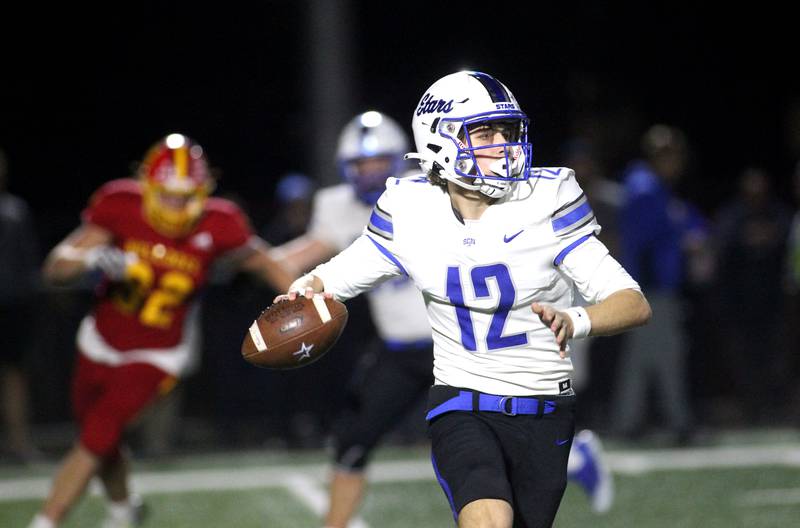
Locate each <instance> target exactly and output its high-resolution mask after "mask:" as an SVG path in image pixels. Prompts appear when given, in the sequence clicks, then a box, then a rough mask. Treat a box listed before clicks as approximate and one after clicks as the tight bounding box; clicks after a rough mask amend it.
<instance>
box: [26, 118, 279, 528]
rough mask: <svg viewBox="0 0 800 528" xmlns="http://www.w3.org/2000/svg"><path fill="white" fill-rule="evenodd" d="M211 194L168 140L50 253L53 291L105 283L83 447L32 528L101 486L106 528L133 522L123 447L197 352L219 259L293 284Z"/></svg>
mask: <svg viewBox="0 0 800 528" xmlns="http://www.w3.org/2000/svg"><path fill="white" fill-rule="evenodd" d="M213 188H214V180H213V178H212V175H211V172H210V170H209V166H208V161H207V159H206V155H205V153H204V151H203V148H202V147H201V146H200V145H199V144H197V143H196V142H194V141H193V140H192V139H190V138H188V137H186V136H184V135H181V134H170V135H168V136H166V137H165V138H164V139H162V140H161V141H159V142H157V143H156V144H155V145H153V146H152V147H151V148H150V150H149V151H148V152H147V154H146V156H145V157H144V159H143V161H142V162H141V164H140V166H139V169H138V178H137V179H120V180H114V181H111V182H109V183H106V184H105V185H103V186H102V187H101V188H100V189H99V190H97V191H96V192H95V193H94V195H93V196H92V198H91V200H90V202H89V205H88V206H87V208H86V209H85V210H84V211H83V215H82V223H81V225H80V227H78V228H77V229H76V230H75V231H74V232H73V233H71V234H70V235H69V236H67V238H66V239H65V240H64V241H62V242H61V243H60V244H58V245H57V246H56V247H55V248H54V249H53V250H52V251H51V252H50V254H49V255H48V257H47V260H46V261H45V264H44V270H43V271H44V276H45V279H46V280H48V281H50V282H52V283H67V282H69V281H71V280H74V279H76V278H78V277H80V276H82V275H83V274H85V273H94V272H99V273H102V275H103V276H104V280H103V283H102V285H101V287H100V289H99V290H98V293H97V296H96V302H95V305H94V308H93V310H92V311H91V312H90V313H89V314H88V315H87V316H86V317H85V318H84V319H83V321H82V322H81V324H80V328H79V330H78V335H77V348H78V355H77V363H76V367H75V371H74V375H73V380H72V394H71V398H72V406H73V411H74V414H75V416H76V418H77V421H78V425H79V431H80V434H79V438H78V440H77V442H76V443H75V445H74V447H73V448H72V449H71V450H70V451H69V453H68V454H67V455H66V457H65V458H64V460H63V463H62V465H61V467H60V469H59V470H58V472H57V473H56V475H55V478H54V481H53V485H52V488H51V490H50V494H49V496H48V497H47V499H46V501H45V503H44V505H43V507H42V509H41V511H40V512H39V513H38V514H37V516H36V517H35V518H34V520H33V522H32V523H31V525H30V526H31V527H32V528H47V527H52V526H57V525H58V524H59V523H60V522H61V521H62V519H63V518H64V517H65V515H66V514H67V513H68V511H69V509H70V508H71V507H72V506H73V505H74V504H75V503H76V501H77V500H78V499H79V498H80V496H81V495H82V494H83V492H84V490H85V489H86V486H87V484H88V483H89V481H90V480H91V479H92V478H93V477H94V476H98V477H100V480H101V482H102V484H103V487H104V489H105V492H106V496H107V498H108V499H109V511H108V518H107V519H106V524H105V525H104V526H107V527H109V528H113V527H124V526H129V525H132V524H133V523H134V522H135V521H136V514H137V512H138V511H139V509H138V508H137V507H136V506H137V505H136V504H134V503H133V502H132V500H131V499H130V494H129V490H128V460H127V458H126V456H125V452H124V450H123V449H121V437H122V434H123V431H124V430H125V428H126V426H127V425H129V424H130V423H131V421H132V420H133V419H134V418H135V417H136V416H138V415H139V414H140V413H141V412H142V410H144V409H145V408H146V407H147V406H148V405H149V404H151V403H152V402H153V401H154V400H156V399H157V398H159V396H163V395H165V394H166V393H168V392H169V391H170V390H171V389H172V388H173V387H174V386H175V384H176V382H177V380H178V379H179V378H180V377H181V375H182V374H183V372H184V370H185V369H186V368H187V366H188V363H189V361H190V359H191V356H192V354H193V352H194V349H195V348H196V347H197V345H198V342H197V339H198V336H199V328H198V318H199V312H198V310H197V301H198V299H199V297H198V292H199V291H200V290H201V289H202V288H203V286H204V285H205V283H206V281H207V279H208V271H209V267H210V265H211V264H212V263H213V262H214V261H217V260H219V259H223V258H224V259H226V261H228V262H229V263H230V264H231V265H233V266H236V267H238V268H239V269H241V270H245V271H249V272H252V273H253V274H255V275H257V276H259V277H261V278H263V279H264V280H265V281H267V282H268V283H269V284H271V285H273V286H274V287H276V288H280V287H281V286H283V285H285V284H288V282H289V280H290V279H289V278H288V276H286V275H285V274H284V272H283V269H282V268H281V267H279V266H277V265H274V263H273V261H272V260H271V258H270V257H269V255H268V252H267V250H268V247H267V245H266V243H265V242H263V240H261V239H259V238H257V237H255V236H254V235H253V234H252V232H251V229H250V225H249V222H248V219H247V218H246V217H245V215H244V214H243V213H242V211H241V210H240V209H239V208H238V207H237V206H236V205H234V204H233V203H232V202H230V201H227V200H223V199H220V198H211V197H209V195H210V194H211V192H212V190H213Z"/></svg>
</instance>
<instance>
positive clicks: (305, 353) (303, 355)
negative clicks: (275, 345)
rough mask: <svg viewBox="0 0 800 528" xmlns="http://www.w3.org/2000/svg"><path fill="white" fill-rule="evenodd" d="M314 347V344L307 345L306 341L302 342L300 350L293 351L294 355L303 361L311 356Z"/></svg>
mask: <svg viewBox="0 0 800 528" xmlns="http://www.w3.org/2000/svg"><path fill="white" fill-rule="evenodd" d="M313 348H314V345H308V346H306V344H305V343H300V350H298V351H297V352H292V355H293V356H295V357H297V361H303V360H304V359H308V358H310V357H311V349H313Z"/></svg>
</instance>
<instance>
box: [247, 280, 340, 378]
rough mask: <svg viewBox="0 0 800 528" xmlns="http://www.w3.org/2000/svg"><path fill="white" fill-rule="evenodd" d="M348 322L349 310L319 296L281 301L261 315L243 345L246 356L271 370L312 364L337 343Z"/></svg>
mask: <svg viewBox="0 0 800 528" xmlns="http://www.w3.org/2000/svg"><path fill="white" fill-rule="evenodd" d="M346 323H347V308H346V307H345V305H344V304H342V303H340V302H339V301H336V300H334V299H326V298H325V297H323V296H322V295H315V296H314V297H313V298H312V299H307V298H305V297H303V296H298V297H297V298H296V299H295V300H293V301H288V300H286V301H280V302H277V303H275V304H273V305H271V306H270V307H269V308H267V309H266V310H264V311H263V312H261V314H260V315H259V316H258V318H256V320H255V321H254V322H253V324H252V325H251V326H250V329H249V330H248V332H247V333H246V334H245V336H244V341H243V342H242V357H243V358H244V359H245V360H246V361H248V362H249V363H251V364H253V365H255V366H257V367H261V368H269V369H294V368H298V367H304V366H306V365H310V364H311V363H313V362H314V361H316V360H318V359H319V358H321V357H322V356H323V355H325V353H326V352H327V351H328V350H329V349H330V348H331V347H332V346H333V344H334V343H336V340H337V339H339V336H340V335H341V334H342V331H343V330H344V326H345V324H346Z"/></svg>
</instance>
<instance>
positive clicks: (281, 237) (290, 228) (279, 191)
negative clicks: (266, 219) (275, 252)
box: [261, 172, 316, 245]
mask: <svg viewBox="0 0 800 528" xmlns="http://www.w3.org/2000/svg"><path fill="white" fill-rule="evenodd" d="M315 189H316V185H315V183H314V181H313V180H312V179H311V178H309V177H308V176H306V175H305V174H301V173H299V172H290V173H287V174H284V175H283V176H282V177H281V179H280V180H278V184H277V185H276V186H275V213H274V216H273V219H272V221H271V222H270V223H269V225H267V226H265V227H264V229H262V231H261V235H262V236H263V237H264V240H266V241H267V242H269V243H270V244H273V245H278V244H283V243H284V242H288V241H289V240H292V239H294V238H296V237H298V236H300V235H302V234H303V233H305V232H306V227H307V226H308V222H309V220H310V219H311V200H312V197H313V195H314V190H315Z"/></svg>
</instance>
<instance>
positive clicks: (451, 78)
mask: <svg viewBox="0 0 800 528" xmlns="http://www.w3.org/2000/svg"><path fill="white" fill-rule="evenodd" d="M527 127H528V119H527V116H526V115H525V114H524V113H523V112H522V111H521V110H520V108H519V105H518V104H517V101H516V99H515V98H514V96H513V95H512V94H511V92H510V91H509V90H508V88H507V87H506V86H505V85H503V84H502V83H500V82H499V81H497V80H496V79H495V78H493V77H491V76H489V75H487V74H484V73H480V72H458V73H455V74H451V75H448V76H446V77H444V78H442V79H440V80H439V81H437V82H436V83H434V84H433V85H432V86H431V87H430V88H429V89H428V90H427V91H426V93H425V94H424V96H423V97H422V99H421V100H420V102H419V104H418V106H417V108H416V110H415V112H414V117H413V120H412V128H413V130H414V139H415V142H416V147H417V152H416V153H413V154H410V155H409V157H414V158H417V159H419V160H420V165H421V167H422V168H423V170H424V171H425V172H424V174H421V175H420V176H419V177H418V178H411V179H408V178H404V179H390V180H389V181H388V182H387V186H386V191H385V192H384V193H383V195H382V196H381V197H380V199H379V200H378V202H377V204H376V206H375V208H374V210H373V212H372V214H371V217H370V222H369V224H368V227H367V229H366V230H365V232H364V234H363V235H362V236H361V237H359V238H358V239H357V240H356V241H355V242H354V243H353V244H352V245H351V246H350V247H348V248H347V249H346V250H344V251H343V252H341V253H340V254H339V255H337V256H336V257H334V258H333V259H331V260H330V261H329V262H327V263H325V264H322V265H320V266H318V267H317V268H315V269H314V270H313V271H312V272H311V273H309V274H308V275H305V276H303V277H301V278H300V279H298V280H297V281H295V283H294V284H293V285H292V287H291V288H290V292H289V296H290V297H293V296H294V295H296V292H302V293H304V294H305V295H307V296H311V295H313V294H314V293H315V292H324V293H325V294H327V295H333V296H334V297H336V298H337V299H340V300H343V299H348V298H351V297H353V296H355V295H358V294H359V293H362V292H364V291H367V290H368V289H370V288H373V287H375V286H377V285H378V284H380V283H381V282H383V281H385V280H387V279H389V278H392V277H396V276H403V275H405V276H408V277H409V278H410V279H411V280H413V281H414V283H415V284H416V286H417V287H418V288H419V290H420V291H421V292H422V295H423V298H424V301H425V305H426V308H427V313H428V319H429V321H430V324H431V327H432V330H433V339H434V376H435V385H434V386H433V387H432V388H431V391H430V396H429V413H428V420H429V428H430V433H431V439H432V450H433V457H432V458H433V464H434V469H435V471H436V473H437V477H438V478H439V480H440V483H441V484H442V488H443V490H444V491H445V494H446V495H447V498H448V501H449V503H450V506H451V508H452V509H453V514H454V517H455V518H456V519H457V521H458V523H459V525H460V526H503V527H511V526H512V523H513V524H514V526H551V525H552V522H553V519H554V518H555V514H556V512H557V510H558V505H559V503H560V501H561V497H562V495H563V492H564V488H565V486H566V466H567V455H568V452H569V446H570V445H571V442H572V436H573V434H574V394H573V391H572V389H571V383H570V379H569V378H570V372H571V370H572V365H571V362H570V359H569V354H568V351H569V347H568V344H567V343H568V340H569V339H571V338H580V337H585V336H586V335H588V334H589V333H590V332H591V334H592V335H603V334H611V333H616V332H620V331H624V330H626V329H629V328H632V327H634V326H637V325H641V324H644V323H645V322H647V320H648V319H649V317H650V308H649V306H648V304H647V301H646V300H645V299H644V297H643V295H642V294H641V291H640V289H639V286H638V284H637V283H636V282H635V281H634V280H633V279H632V278H631V277H630V276H629V275H628V273H627V272H625V270H624V269H623V268H622V267H621V266H620V265H619V264H618V263H617V261H616V260H614V259H613V257H611V256H610V255H609V253H608V250H607V249H606V248H605V246H604V245H603V244H602V243H601V242H600V241H599V240H598V239H597V238H596V237H595V236H594V235H595V234H597V233H598V232H599V229H600V226H599V225H598V224H597V222H596V221H595V219H594V214H593V213H592V210H591V207H590V205H589V203H588V201H587V200H586V197H585V195H584V194H583V192H582V191H581V189H580V186H579V185H578V183H577V182H576V180H575V175H574V173H573V171H572V170H570V169H568V168H558V167H557V168H539V169H533V168H531V167H530V162H531V145H530V143H529V142H528V135H527ZM574 288H577V290H578V291H579V292H580V293H581V295H582V296H583V297H584V298H585V299H586V300H587V301H589V302H590V303H591V305H590V306H588V307H587V308H585V309H584V308H581V307H578V306H576V302H575V299H573V291H574Z"/></svg>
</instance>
